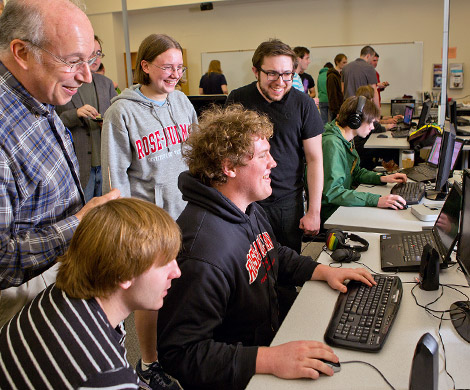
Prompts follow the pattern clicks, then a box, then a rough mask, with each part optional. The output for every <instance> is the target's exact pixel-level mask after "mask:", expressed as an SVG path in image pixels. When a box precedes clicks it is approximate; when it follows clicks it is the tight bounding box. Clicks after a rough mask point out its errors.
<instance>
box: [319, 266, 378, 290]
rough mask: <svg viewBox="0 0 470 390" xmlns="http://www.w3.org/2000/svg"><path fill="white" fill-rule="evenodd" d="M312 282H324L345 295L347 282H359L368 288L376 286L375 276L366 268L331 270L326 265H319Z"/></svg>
mask: <svg viewBox="0 0 470 390" xmlns="http://www.w3.org/2000/svg"><path fill="white" fill-rule="evenodd" d="M312 280H324V281H326V282H327V283H328V285H329V286H330V287H331V288H332V289H334V290H338V291H341V292H343V293H345V292H346V291H347V288H346V286H345V285H344V282H345V281H346V280H357V281H359V282H362V283H364V284H366V285H368V286H372V285H373V284H375V280H374V278H373V276H372V275H371V274H370V272H369V271H367V270H366V269H364V268H331V267H328V266H327V265H324V264H319V265H317V267H316V268H315V271H313V275H312Z"/></svg>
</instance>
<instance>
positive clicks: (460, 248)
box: [450, 169, 470, 343]
mask: <svg viewBox="0 0 470 390" xmlns="http://www.w3.org/2000/svg"><path fill="white" fill-rule="evenodd" d="M462 195H463V196H462V212H461V215H460V232H459V241H458V244H457V261H458V262H459V265H460V268H461V269H462V271H463V272H464V274H465V276H466V277H467V280H470V170H469V169H465V170H464V172H463V180H462ZM450 316H451V319H452V324H453V325H454V327H455V330H456V331H457V332H458V334H459V335H460V336H461V337H462V338H463V339H464V340H465V341H467V342H468V343H470V303H469V301H468V300H467V301H457V302H454V303H453V304H452V305H451V307H450Z"/></svg>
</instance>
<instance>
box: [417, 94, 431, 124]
mask: <svg viewBox="0 0 470 390" xmlns="http://www.w3.org/2000/svg"><path fill="white" fill-rule="evenodd" d="M430 111H431V100H426V101H424V102H423V107H422V108H421V114H420V115H419V121H418V129H420V128H421V127H423V126H424V125H425V124H426V122H427V120H428V118H429V113H430Z"/></svg>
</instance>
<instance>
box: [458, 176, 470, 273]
mask: <svg viewBox="0 0 470 390" xmlns="http://www.w3.org/2000/svg"><path fill="white" fill-rule="evenodd" d="M457 261H458V262H459V264H460V267H461V268H462V271H463V272H464V273H465V275H466V276H467V278H470V169H464V171H463V175H462V213H461V215H460V233H459V241H458V244H457Z"/></svg>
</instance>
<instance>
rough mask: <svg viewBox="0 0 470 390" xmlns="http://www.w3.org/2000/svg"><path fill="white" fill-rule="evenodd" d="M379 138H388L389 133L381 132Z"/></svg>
mask: <svg viewBox="0 0 470 390" xmlns="http://www.w3.org/2000/svg"><path fill="white" fill-rule="evenodd" d="M377 138H388V135H387V134H379V135H378V136H377Z"/></svg>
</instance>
